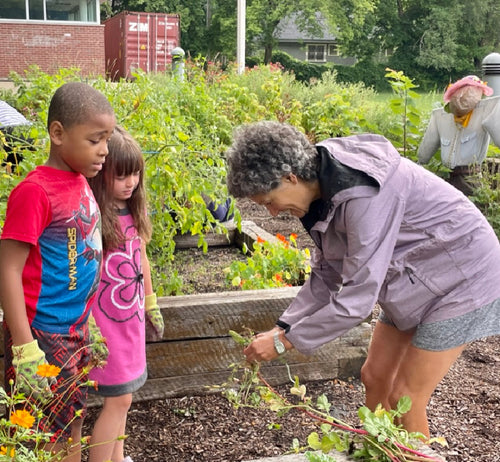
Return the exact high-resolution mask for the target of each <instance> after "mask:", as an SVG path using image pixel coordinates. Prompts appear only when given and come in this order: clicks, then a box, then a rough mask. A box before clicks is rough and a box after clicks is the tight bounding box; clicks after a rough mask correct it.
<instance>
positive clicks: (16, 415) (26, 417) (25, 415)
mask: <svg viewBox="0 0 500 462" xmlns="http://www.w3.org/2000/svg"><path fill="white" fill-rule="evenodd" d="M10 421H11V422H12V423H13V424H14V425H19V426H20V427H24V428H31V427H32V426H33V423H34V422H35V418H34V417H33V416H32V415H31V414H30V413H29V412H28V411H25V410H24V409H18V410H17V411H15V412H13V413H12V414H11V415H10Z"/></svg>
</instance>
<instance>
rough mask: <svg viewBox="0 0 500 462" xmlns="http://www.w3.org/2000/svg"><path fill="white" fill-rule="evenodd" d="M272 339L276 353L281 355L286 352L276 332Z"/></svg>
mask: <svg viewBox="0 0 500 462" xmlns="http://www.w3.org/2000/svg"><path fill="white" fill-rule="evenodd" d="M273 339H274V349H275V350H276V353H278V354H279V355H282V354H283V353H284V352H285V351H286V348H285V345H284V343H283V342H282V341H281V340H280V333H279V332H278V331H276V332H275V333H274V335H273Z"/></svg>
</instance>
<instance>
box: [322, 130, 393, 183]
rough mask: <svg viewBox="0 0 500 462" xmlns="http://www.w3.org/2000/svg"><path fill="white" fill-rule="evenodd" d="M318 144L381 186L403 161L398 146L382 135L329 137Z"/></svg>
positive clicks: (341, 161)
mask: <svg viewBox="0 0 500 462" xmlns="http://www.w3.org/2000/svg"><path fill="white" fill-rule="evenodd" d="M316 146H318V147H324V148H326V149H327V150H328V151H329V153H330V154H331V156H332V157H333V158H335V159H337V160H338V161H339V162H340V163H342V164H344V165H347V166H348V167H350V168H353V169H355V170H360V171H362V172H364V173H366V174H367V175H368V176H370V177H371V178H373V179H374V180H375V181H376V182H377V183H378V184H379V185H380V187H381V188H383V187H384V184H385V183H386V182H387V180H388V179H389V178H390V177H391V176H392V175H393V174H394V172H395V171H396V170H397V168H398V166H399V163H400V162H401V156H400V155H399V153H398V151H397V150H396V148H395V147H394V146H393V145H392V144H391V143H390V142H389V140H387V139H386V138H384V137H383V136H381V135H374V134H366V135H353V136H347V137H345V138H329V139H327V140H324V141H322V142H320V143H318V144H317V145H316Z"/></svg>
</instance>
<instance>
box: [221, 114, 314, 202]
mask: <svg viewBox="0 0 500 462" xmlns="http://www.w3.org/2000/svg"><path fill="white" fill-rule="evenodd" d="M226 159H227V187H228V190H229V193H230V194H231V195H232V196H233V197H237V198H238V197H251V196H255V195H256V194H266V193H268V192H269V191H271V190H273V189H274V188H277V187H278V186H279V185H280V183H281V180H282V179H283V177H286V176H287V175H289V174H290V173H293V174H294V175H296V176H297V177H298V178H300V179H301V180H304V181H313V180H315V179H316V178H317V176H318V175H317V166H318V154H317V150H316V148H315V147H314V145H312V144H311V143H310V142H309V140H308V139H307V137H306V136H305V135H304V134H303V133H301V132H300V131H299V130H297V129H296V128H295V127H293V126H291V125H288V124H284V123H280V122H273V121H263V122H256V123H252V124H248V125H243V126H241V127H240V128H239V129H237V131H236V132H235V136H234V140H233V144H232V145H231V147H230V148H229V149H228V150H227V152H226Z"/></svg>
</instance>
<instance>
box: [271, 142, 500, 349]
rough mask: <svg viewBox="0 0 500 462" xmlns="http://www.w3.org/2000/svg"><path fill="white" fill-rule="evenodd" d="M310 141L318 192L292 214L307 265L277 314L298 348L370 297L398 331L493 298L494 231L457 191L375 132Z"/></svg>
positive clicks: (345, 324)
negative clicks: (309, 247) (304, 235)
mask: <svg viewBox="0 0 500 462" xmlns="http://www.w3.org/2000/svg"><path fill="white" fill-rule="evenodd" d="M316 147H317V149H318V155H319V156H320V164H321V166H320V171H319V182H320V188H321V193H322V199H320V200H318V201H315V202H313V203H312V204H311V207H310V209H309V211H308V213H307V214H306V216H305V217H303V218H302V219H301V221H302V223H303V224H304V226H305V227H306V229H308V231H309V233H310V235H311V237H312V238H313V240H314V242H315V244H316V247H317V248H315V249H314V251H313V254H312V259H311V267H312V271H311V274H310V277H309V278H308V280H307V281H306V283H305V284H304V286H303V287H302V288H301V290H300V291H299V293H298V294H297V297H296V298H295V299H294V301H293V302H292V303H291V304H290V306H289V307H288V308H287V309H286V310H285V312H284V313H283V314H282V315H281V316H280V318H279V320H278V322H277V324H278V325H279V326H281V327H284V328H285V329H286V337H287V339H288V340H289V341H290V342H291V343H292V344H293V345H294V347H295V348H296V349H297V350H298V351H300V352H302V353H304V354H311V353H313V352H314V350H315V349H316V348H318V347H320V346H321V345H323V344H325V343H327V342H329V341H331V340H333V339H335V338H337V337H339V336H340V335H342V334H343V333H344V332H346V331H347V330H349V329H351V328H352V327H354V326H356V325H357V324H359V323H360V322H362V321H363V320H365V319H366V318H367V317H368V316H369V315H370V313H371V311H372V309H373V308H374V306H375V303H376V302H377V301H378V303H379V304H380V306H381V308H382V309H383V310H384V312H385V314H386V315H387V316H388V317H389V318H390V319H391V320H392V322H393V323H394V324H395V325H396V327H397V328H398V329H400V330H402V331H405V330H409V329H412V328H413V327H415V326H417V325H418V324H421V323H431V322H435V321H441V320H446V319H450V318H454V317H457V316H460V315H462V314H465V313H467V312H470V311H473V310H475V309H478V308H480V307H482V306H484V305H486V304H487V303H489V302H492V301H493V300H496V299H497V298H500V244H499V242H498V238H497V237H496V235H495V233H494V231H493V229H492V228H491V226H490V225H489V224H488V222H487V220H486V219H485V218H484V216H483V215H482V214H481V212H480V211H479V210H478V209H477V208H476V207H475V205H474V204H472V202H470V201H469V200H468V199H467V198H466V197H465V196H464V195H463V194H462V193H461V192H460V191H458V190H457V189H455V188H454V187H453V186H451V185H449V184H448V183H446V182H445V181H444V180H442V179H441V178H439V177H438V176H436V175H435V174H433V173H431V172H429V171H427V170H425V169H424V168H423V167H421V166H419V165H417V164H415V163H414V162H412V161H410V160H408V159H405V158H402V157H401V156H400V155H399V153H398V152H397V151H396V149H395V148H394V147H393V146H392V145H391V144H390V142H389V141H388V140H386V139H385V138H384V137H382V136H379V135H357V136H351V137H346V138H334V139H328V140H325V141H323V142H321V143H319V144H318V145H316ZM353 169H354V170H353ZM350 177H351V178H350ZM346 178H347V179H346Z"/></svg>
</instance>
